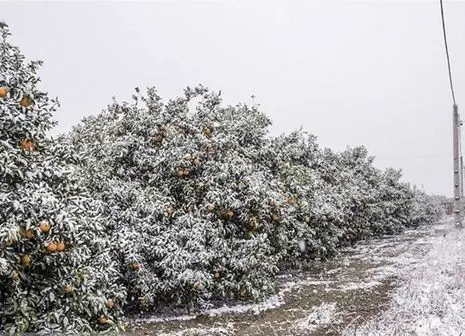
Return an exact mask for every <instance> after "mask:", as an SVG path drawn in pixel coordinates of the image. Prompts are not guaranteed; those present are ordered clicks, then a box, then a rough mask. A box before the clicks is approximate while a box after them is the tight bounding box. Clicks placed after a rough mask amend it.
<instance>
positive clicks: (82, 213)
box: [0, 24, 125, 334]
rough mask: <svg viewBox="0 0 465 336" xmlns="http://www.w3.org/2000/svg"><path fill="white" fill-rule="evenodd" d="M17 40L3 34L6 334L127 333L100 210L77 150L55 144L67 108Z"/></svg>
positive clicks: (0, 121)
mask: <svg viewBox="0 0 465 336" xmlns="http://www.w3.org/2000/svg"><path fill="white" fill-rule="evenodd" d="M8 37H9V31H8V27H7V26H6V25H5V24H2V25H0V78H1V83H0V209H1V211H0V332H2V331H3V332H5V333H6V334H17V333H23V332H34V333H51V332H58V333H62V332H63V333H78V334H86V333H93V332H95V331H103V330H114V329H118V328H119V326H120V321H119V320H120V316H121V305H122V304H123V303H124V300H125V293H124V290H123V289H122V288H121V287H120V286H119V285H118V284H117V283H116V282H115V281H114V279H115V278H117V270H116V269H115V265H114V263H113V261H112V259H111V258H110V255H109V248H108V247H109V244H108V237H107V236H106V234H105V232H104V231H103V230H102V229H103V224H102V218H101V215H100V205H99V204H98V203H96V202H94V201H93V200H92V199H89V198H87V197H86V195H83V194H81V190H82V188H80V187H79V184H80V183H79V181H78V180H77V176H76V175H75V174H74V169H73V164H72V161H73V156H74V155H73V152H72V150H70V148H67V147H66V146H64V145H63V144H61V143H59V142H53V141H52V140H51V139H49V138H47V135H46V132H47V131H48V130H50V129H51V128H52V127H53V126H54V124H55V122H54V121H53V119H52V114H53V113H54V112H55V110H56V108H57V105H58V103H57V101H56V100H54V99H50V98H49V97H48V95H47V94H46V93H44V92H42V91H41V90H40V88H39V85H38V84H39V77H38V75H37V71H38V68H39V66H40V64H41V63H40V62H27V61H26V60H25V58H24V56H23V55H22V54H21V53H20V51H19V49H18V48H17V47H15V46H13V45H11V44H10V43H9V42H8ZM66 162H68V163H66Z"/></svg>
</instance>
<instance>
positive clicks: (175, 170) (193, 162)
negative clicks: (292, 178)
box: [71, 86, 284, 308]
mask: <svg viewBox="0 0 465 336" xmlns="http://www.w3.org/2000/svg"><path fill="white" fill-rule="evenodd" d="M269 124H270V121H269V119H268V118H267V117H266V116H264V115H263V114H262V113H260V112H259V111H258V110H257V109H255V108H249V107H247V106H244V105H239V106H235V107H221V106H220V97H219V95H217V94H215V93H210V92H208V91H207V90H206V89H205V88H203V87H201V86H199V87H197V88H195V89H190V88H187V89H186V90H185V95H184V96H183V97H180V98H177V99H173V100H170V101H168V102H167V103H166V104H163V103H162V102H161V99H160V97H159V96H158V95H157V93H156V92H155V90H154V89H149V90H148V93H147V95H146V96H145V97H144V96H142V95H140V94H136V95H134V97H133V101H132V102H131V103H121V104H119V103H116V102H114V103H113V104H112V105H111V106H109V107H108V109H107V110H106V111H104V112H102V113H101V114H100V115H98V116H97V117H91V118H87V119H86V120H84V121H83V123H82V124H81V125H79V126H77V127H76V128H75V129H74V130H73V132H72V134H71V138H72V141H73V143H74V145H75V147H76V148H77V149H78V151H79V152H80V153H81V154H82V156H83V157H87V158H88V159H87V160H86V169H85V170H86V171H95V172H97V171H98V172H102V171H104V172H106V174H107V175H109V179H110V180H113V181H115V182H114V185H118V186H119V188H121V189H120V190H119V191H118V192H116V193H114V192H113V191H109V192H107V189H105V191H104V192H102V188H100V187H98V188H93V186H95V185H96V184H95V183H94V181H92V182H90V183H88V187H89V189H90V190H91V191H92V193H93V194H94V197H96V198H99V199H107V202H108V204H110V206H111V207H116V208H118V209H120V210H121V209H124V211H123V213H124V214H127V218H128V219H129V218H130V219H132V220H133V221H136V220H137V223H135V222H133V223H128V222H127V221H126V220H120V219H119V218H117V219H116V220H115V221H114V223H115V224H114V226H113V227H112V230H113V232H114V235H115V237H118V238H119V239H120V241H115V253H123V254H125V255H126V256H125V257H124V259H125V261H124V263H127V262H128V261H129V260H131V259H134V260H135V261H136V262H137V263H138V265H140V269H138V270H137V272H134V271H132V272H131V271H129V272H127V273H126V274H125V277H124V281H125V282H126V283H127V282H128V281H130V279H133V281H138V282H139V286H138V288H137V291H135V292H133V293H132V295H133V297H131V298H130V299H129V302H133V301H134V300H139V302H140V305H139V308H140V307H141V306H142V307H143V306H151V305H154V304H159V303H164V304H167V303H169V304H177V305H191V304H200V303H203V302H206V301H207V300H212V299H216V298H243V299H246V298H247V299H256V298H260V297H262V296H263V295H264V293H267V292H269V291H270V290H272V288H273V284H272V282H271V281H270V277H271V275H273V274H274V273H275V272H276V271H277V267H276V264H277V261H278V259H279V248H280V245H281V244H279V239H280V238H279V236H278V235H275V234H274V233H275V231H276V228H278V227H280V226H281V225H282V224H281V221H282V219H283V214H284V213H282V210H281V209H280V206H279V204H280V203H282V202H283V200H284V197H283V195H282V193H281V191H280V189H279V186H278V184H276V183H275V182H274V180H273V176H272V174H271V172H270V171H269V170H268V169H265V167H263V168H264V169H260V167H259V166H258V165H257V162H256V160H255V157H256V156H257V155H258V152H259V151H260V150H261V147H262V146H263V145H264V142H265V137H264V135H265V134H266V133H267V126H268V125H269ZM102 174H104V173H102ZM102 174H100V173H98V174H94V173H92V175H94V176H95V175H98V176H99V178H100V177H101V176H102ZM102 183H104V184H105V183H106V182H102ZM124 190H126V191H124ZM126 194H131V195H134V194H138V195H143V196H140V197H141V199H140V200H137V201H136V199H134V201H133V202H129V203H128V202H125V201H124V200H123V198H125V197H127V195H126ZM142 200H143V202H142V203H144V204H146V208H145V209H146V210H147V211H145V212H140V211H137V209H136V207H138V206H139V204H142V203H141V201H142ZM148 200H153V201H150V202H151V203H150V204H147V203H148V202H149V201H148ZM120 210H118V211H119V214H116V217H118V216H121V211H120ZM118 211H117V212H118ZM128 237H132V238H128ZM125 242H130V243H131V246H132V247H133V248H134V249H133V251H130V250H126V249H124V248H123V249H121V248H120V246H121V245H122V244H125ZM135 242H138V243H135ZM136 250H137V252H136ZM128 252H129V253H128ZM132 252H134V253H132ZM122 267H123V269H124V268H126V269H129V268H128V267H127V266H124V265H123V266H122ZM131 291H132V289H131Z"/></svg>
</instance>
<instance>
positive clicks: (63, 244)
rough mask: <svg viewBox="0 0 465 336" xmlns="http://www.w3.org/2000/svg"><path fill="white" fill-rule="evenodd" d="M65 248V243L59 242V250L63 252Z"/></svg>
mask: <svg viewBox="0 0 465 336" xmlns="http://www.w3.org/2000/svg"><path fill="white" fill-rule="evenodd" d="M64 249H65V243H63V242H59V243H58V244H57V251H59V252H61V251H63V250H64Z"/></svg>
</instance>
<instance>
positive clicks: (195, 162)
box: [192, 158, 200, 166]
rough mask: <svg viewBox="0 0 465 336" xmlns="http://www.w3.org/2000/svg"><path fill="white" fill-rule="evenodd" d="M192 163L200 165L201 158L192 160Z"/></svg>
mask: <svg viewBox="0 0 465 336" xmlns="http://www.w3.org/2000/svg"><path fill="white" fill-rule="evenodd" d="M192 163H193V164H194V165H195V166H198V165H200V160H199V158H195V159H194V161H192Z"/></svg>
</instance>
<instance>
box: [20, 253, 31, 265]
mask: <svg viewBox="0 0 465 336" xmlns="http://www.w3.org/2000/svg"><path fill="white" fill-rule="evenodd" d="M20 262H21V265H23V266H29V265H30V264H31V257H30V256H28V255H27V254H24V255H22V256H21V259H20Z"/></svg>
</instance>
